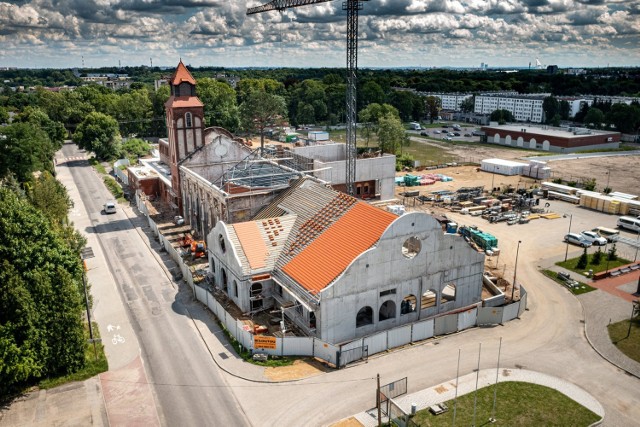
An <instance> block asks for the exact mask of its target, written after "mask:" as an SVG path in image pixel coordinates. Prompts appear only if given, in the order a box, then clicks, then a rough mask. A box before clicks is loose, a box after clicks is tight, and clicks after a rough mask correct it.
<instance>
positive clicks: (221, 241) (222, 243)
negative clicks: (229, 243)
mask: <svg viewBox="0 0 640 427" xmlns="http://www.w3.org/2000/svg"><path fill="white" fill-rule="evenodd" d="M218 243H219V244H220V250H221V251H222V253H225V252H227V247H226V246H225V244H224V236H223V235H222V234H220V235H218Z"/></svg>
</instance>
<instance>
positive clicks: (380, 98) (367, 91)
mask: <svg viewBox="0 0 640 427" xmlns="http://www.w3.org/2000/svg"><path fill="white" fill-rule="evenodd" d="M361 93H362V104H363V105H369V104H373V103H376V104H382V103H383V102H384V101H385V98H386V97H385V94H384V91H383V90H382V87H380V85H379V84H378V83H376V82H375V81H374V80H368V81H367V82H365V84H363V85H362V91H361Z"/></svg>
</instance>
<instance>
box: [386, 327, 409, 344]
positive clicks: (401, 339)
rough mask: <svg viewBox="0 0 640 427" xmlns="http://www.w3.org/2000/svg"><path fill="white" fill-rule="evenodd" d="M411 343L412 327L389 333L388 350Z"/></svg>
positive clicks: (395, 329) (393, 330)
mask: <svg viewBox="0 0 640 427" xmlns="http://www.w3.org/2000/svg"><path fill="white" fill-rule="evenodd" d="M410 342H411V325H405V326H402V327H400V328H394V329H392V330H390V331H387V345H388V347H387V348H394V347H400V346H402V345H405V344H409V343H410Z"/></svg>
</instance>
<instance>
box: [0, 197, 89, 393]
mask: <svg viewBox="0 0 640 427" xmlns="http://www.w3.org/2000/svg"><path fill="white" fill-rule="evenodd" d="M0 218H1V219H2V220H0V260H2V265H1V266H0V354H2V357H0V392H6V391H8V390H10V389H11V387H13V386H15V385H16V384H17V383H21V382H24V381H28V380H30V379H37V378H41V377H43V376H46V375H55V374H66V373H70V372H74V371H76V370H77V369H79V368H81V367H82V366H83V364H84V339H83V327H82V312H83V304H82V296H81V295H82V294H81V289H82V285H81V283H82V281H81V278H82V264H81V262H80V257H79V252H77V251H75V250H74V249H73V248H71V247H70V246H68V245H67V244H66V243H65V240H64V239H63V238H61V236H60V234H58V233H57V231H56V229H55V228H53V227H52V226H51V223H50V221H49V220H48V219H47V218H46V217H45V216H44V215H43V214H42V213H41V212H40V211H39V210H38V209H36V208H35V207H34V206H32V205H31V204H30V203H29V202H28V201H27V200H26V199H24V198H22V197H20V196H18V195H17V194H16V193H14V192H13V191H11V190H9V189H8V188H5V187H0Z"/></svg>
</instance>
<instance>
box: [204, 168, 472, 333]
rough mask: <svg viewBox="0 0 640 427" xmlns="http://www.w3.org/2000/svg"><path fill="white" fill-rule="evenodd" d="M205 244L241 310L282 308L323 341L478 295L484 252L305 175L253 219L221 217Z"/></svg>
mask: <svg viewBox="0 0 640 427" xmlns="http://www.w3.org/2000/svg"><path fill="white" fill-rule="evenodd" d="M207 243H208V251H209V264H210V274H211V275H212V276H213V279H214V286H215V287H216V288H217V289H218V290H221V291H223V292H224V293H225V294H226V296H227V297H228V298H229V299H231V300H232V301H233V303H235V304H236V305H237V306H238V308H239V309H240V310H241V311H242V312H244V313H245V314H256V313H259V312H260V311H264V310H270V309H277V310H281V312H282V313H283V314H284V316H285V317H286V318H287V320H288V321H291V322H293V323H294V324H295V325H296V326H297V327H298V329H299V330H301V331H302V332H303V333H304V334H307V335H309V336H314V337H317V338H320V339H321V340H323V341H325V342H331V343H341V342H345V341H349V340H351V339H353V338H357V337H362V336H366V335H370V334H372V333H374V332H377V331H382V330H386V329H391V328H395V327H397V326H400V325H404V324H409V323H412V322H416V321H418V320H422V319H428V318H430V317H434V316H438V315H441V314H444V313H449V312H452V311H456V310H463V309H465V308H470V307H473V306H475V305H477V304H478V303H480V302H481V291H482V281H483V279H482V274H483V267H484V254H483V253H480V252H478V251H476V250H474V249H473V248H471V247H470V246H469V245H468V244H467V243H466V242H465V240H464V238H463V237H461V236H459V235H453V234H445V233H444V232H443V230H442V227H441V226H440V224H439V223H438V222H437V221H436V220H435V219H434V218H433V217H432V216H430V215H428V214H426V213H419V212H415V213H410V214H406V215H403V216H400V217H398V216H396V215H394V214H392V213H390V212H387V211H383V210H381V209H378V208H376V207H373V206H371V205H369V204H367V203H366V202H362V201H360V200H358V199H356V198H354V197H351V196H348V195H346V194H343V193H340V192H337V191H335V190H333V189H331V188H329V187H328V186H326V185H323V184H321V183H318V182H315V181H313V180H310V179H307V178H302V179H298V180H296V181H295V182H293V183H292V185H291V187H290V188H289V189H288V190H286V191H283V192H281V193H280V194H279V195H278V196H277V197H275V198H274V199H273V201H272V202H271V203H270V204H269V205H268V206H267V207H266V208H264V209H263V210H262V211H261V212H260V213H258V215H257V216H256V217H255V218H254V219H253V220H251V221H245V222H237V223H234V224H229V223H227V222H225V221H220V222H218V223H217V224H216V225H215V227H214V228H213V230H212V231H211V233H209V235H208V242H207Z"/></svg>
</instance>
